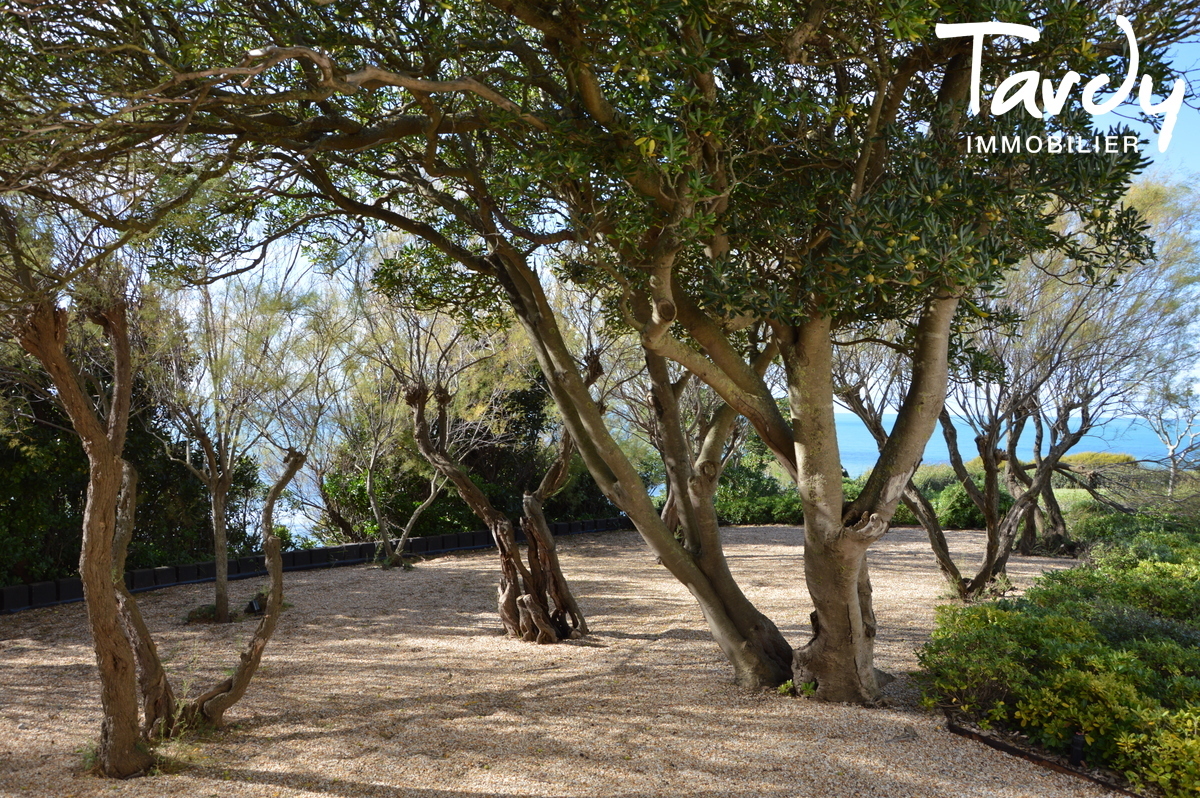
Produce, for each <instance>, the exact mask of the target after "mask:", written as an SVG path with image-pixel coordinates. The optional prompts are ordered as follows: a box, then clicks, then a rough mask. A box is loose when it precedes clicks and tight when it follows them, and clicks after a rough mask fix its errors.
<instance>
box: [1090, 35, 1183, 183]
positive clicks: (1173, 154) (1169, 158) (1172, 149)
mask: <svg viewBox="0 0 1200 798" xmlns="http://www.w3.org/2000/svg"><path fill="white" fill-rule="evenodd" d="M1169 57H1170V59H1171V62H1172V63H1173V64H1174V65H1175V66H1176V67H1177V68H1179V69H1181V70H1185V71H1193V70H1194V74H1192V75H1190V76H1189V84H1190V85H1189V90H1188V93H1187V96H1186V97H1185V99H1184V107H1183V108H1182V109H1181V110H1180V112H1179V120H1178V121H1177V122H1176V123H1175V134H1174V136H1173V138H1172V140H1171V144H1170V145H1169V146H1168V147H1167V151H1166V152H1165V153H1159V152H1158V150H1157V145H1156V143H1155V142H1156V141H1157V136H1156V135H1155V134H1154V133H1153V132H1151V129H1150V126H1149V125H1144V124H1143V125H1135V127H1136V128H1137V129H1139V130H1142V131H1144V134H1143V135H1145V136H1146V137H1147V138H1149V144H1148V146H1147V147H1146V150H1145V153H1146V155H1147V156H1148V157H1150V158H1151V159H1153V161H1154V165H1153V166H1151V167H1150V170H1149V171H1150V172H1153V173H1158V174H1161V175H1164V176H1166V175H1176V176H1179V177H1183V176H1185V175H1188V174H1196V175H1200V110H1197V109H1196V107H1195V106H1196V105H1200V43H1197V44H1185V45H1181V46H1179V47H1175V48H1173V49H1172V51H1171V52H1170V55H1169ZM1167 88H1168V87H1166V86H1159V87H1157V89H1158V91H1157V92H1156V94H1155V99H1156V100H1161V99H1162V95H1163V94H1165V93H1166V92H1165V90H1166V89H1167ZM1135 97H1136V95H1135ZM1122 110H1123V111H1125V112H1126V113H1127V114H1130V115H1132V114H1133V113H1136V112H1137V111H1138V110H1139V109H1138V107H1137V105H1136V99H1135V100H1134V103H1133V104H1129V103H1126V104H1125V105H1124V106H1123V109H1122ZM1097 121H1098V122H1099V123H1100V125H1101V126H1102V127H1104V126H1107V124H1110V122H1108V121H1107V120H1106V119H1105V117H1100V118H1099V119H1098V120H1097Z"/></svg>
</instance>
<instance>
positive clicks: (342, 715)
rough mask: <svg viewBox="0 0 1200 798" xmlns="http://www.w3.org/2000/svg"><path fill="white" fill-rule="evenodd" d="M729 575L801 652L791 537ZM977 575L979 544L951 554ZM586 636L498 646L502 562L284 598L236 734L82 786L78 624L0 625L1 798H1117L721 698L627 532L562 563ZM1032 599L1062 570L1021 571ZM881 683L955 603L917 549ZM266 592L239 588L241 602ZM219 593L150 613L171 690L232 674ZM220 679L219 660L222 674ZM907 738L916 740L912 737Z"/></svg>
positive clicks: (772, 535)
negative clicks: (1047, 577) (137, 772)
mask: <svg viewBox="0 0 1200 798" xmlns="http://www.w3.org/2000/svg"><path fill="white" fill-rule="evenodd" d="M727 542H728V552H729V555H730V559H731V565H732V568H733V570H734V573H735V574H736V575H737V577H738V578H739V580H740V582H741V583H742V585H743V586H744V587H745V589H746V591H747V593H748V594H749V595H750V597H751V599H752V600H754V601H755V602H756V603H757V604H758V606H759V607H760V608H762V609H763V610H764V611H765V612H766V613H767V614H768V615H770V616H771V617H772V618H774V619H775V620H776V621H777V622H778V623H779V625H780V627H781V629H782V630H783V632H784V634H785V635H787V637H788V639H789V640H790V641H792V643H793V644H799V643H801V642H802V641H803V639H804V636H805V633H806V628H805V624H806V621H807V618H808V613H809V606H808V597H807V594H806V591H805V589H804V581H803V565H802V552H803V548H802V546H801V538H800V533H799V531H798V530H796V529H794V528H791V527H757V528H746V527H743V528H733V529H729V530H727ZM951 545H952V548H953V549H954V550H955V551H956V553H960V554H961V553H965V552H970V553H978V552H979V551H980V550H981V546H982V535H981V534H979V533H954V534H953V535H952V538H951ZM560 546H561V549H562V560H563V566H564V569H565V571H566V573H567V575H568V578H569V579H570V580H571V583H572V585H573V586H574V589H575V590H576V593H577V596H578V598H579V601H580V604H581V605H582V607H583V610H584V612H585V613H586V614H587V616H588V622H589V624H591V626H592V628H593V630H594V634H593V635H592V636H591V637H590V638H589V639H587V640H584V641H578V642H574V643H569V644H564V645H559V646H546V647H539V646H534V645H530V644H525V643H519V642H514V641H511V640H508V639H506V638H504V637H502V636H500V634H499V624H498V622H497V620H496V615H495V607H494V605H495V599H494V596H495V583H496V574H497V567H496V562H495V560H494V557H493V556H492V555H490V554H489V553H487V552H478V553H468V554H459V555H453V556H448V557H443V558H441V559H437V560H432V561H429V562H426V563H423V564H421V565H420V566H419V567H418V568H417V569H416V570H415V571H412V572H407V573H405V572H397V571H388V572H385V571H382V570H380V569H378V568H373V567H365V566H364V567H353V568H337V569H332V570H328V571H305V572H296V573H289V574H287V575H286V584H287V590H288V596H287V600H288V601H290V602H292V603H293V604H294V606H293V607H292V609H290V610H288V612H287V613H285V615H284V618H283V620H282V621H281V623H280V626H279V629H278V632H277V633H276V638H275V640H274V641H272V643H271V646H270V647H269V648H268V649H267V654H266V657H265V659H264V665H263V668H262V669H261V670H260V672H259V675H258V677H256V679H255V681H254V682H253V683H252V684H251V686H250V691H249V694H248V695H247V697H246V699H244V700H243V701H242V702H241V703H239V704H238V705H237V706H236V707H234V709H233V710H232V711H231V712H230V713H229V719H230V720H231V721H232V722H233V724H234V725H233V727H232V728H230V729H228V730H226V731H224V732H221V733H218V734H215V735H212V736H210V737H208V738H206V739H200V740H197V739H191V740H185V741H182V742H176V743H172V744H171V745H169V746H167V747H166V748H165V749H164V750H165V753H166V754H167V757H168V760H169V765H168V768H167V769H168V770H169V771H172V772H170V773H166V774H159V775H154V776H150V777H147V778H141V779H135V780H131V781H128V782H113V781H105V780H101V779H97V778H94V777H91V776H86V775H80V773H79V768H80V761H81V756H80V753H79V751H81V750H82V749H84V748H85V747H86V746H87V745H88V742H89V740H91V739H93V738H94V736H95V735H96V733H97V730H98V724H99V714H98V709H97V706H98V699H97V687H96V681H95V678H94V671H95V666H94V664H93V660H92V652H91V648H90V645H89V642H88V638H87V633H86V630H85V627H84V625H83V607H82V605H69V606H65V607H58V608H48V609H41V610H32V611H28V612H24V613H20V614H17V615H12V616H0V795H2V796H33V795H36V796H54V797H55V798H59V797H60V796H61V797H62V798H66V797H67V796H188V798H205V797H206V796H214V797H215V796H222V797H223V796H312V797H314V798H316V797H319V798H332V797H334V796H338V797H341V796H345V797H346V798H353V797H356V796H414V797H416V798H435V796H436V797H439V798H440V797H442V796H445V797H446V798H450V797H451V796H453V797H455V798H458V797H465V796H493V795H495V796H546V797H547V798H549V797H550V796H555V797H556V798H557V797H558V796H562V797H563V798H565V797H566V796H614V797H615V796H660V795H661V796H700V797H702V798H715V796H745V797H746V798H758V797H759V796H762V797H764V798H765V797H766V796H788V797H789V798H791V797H803V798H808V797H809V796H811V797H812V798H818V797H823V796H830V797H831V798H840V797H841V796H847V797H848V796H871V797H872V798H875V797H878V798H905V797H906V796H907V797H910V798H941V797H942V796H945V798H951V797H953V798H970V797H974V796H979V797H981V798H993V797H995V798H1018V797H1021V798H1052V797H1053V796H1081V797H1083V798H1092V797H1093V796H1102V795H1106V794H1108V793H1106V792H1104V791H1103V790H1099V789H1095V788H1093V787H1090V786H1088V785H1086V784H1085V783H1083V782H1079V781H1076V780H1074V779H1072V778H1069V777H1066V776H1061V775H1057V774H1053V773H1049V772H1047V771H1044V770H1042V769H1040V768H1037V767H1035V766H1033V765H1030V764H1028V763H1026V762H1023V761H1019V760H1015V759H1012V758H1010V757H1007V756H1005V755H1003V754H1000V753H998V752H995V751H992V750H990V749H988V748H985V747H983V746H980V745H978V744H976V743H972V742H969V741H966V740H963V739H962V738H959V737H956V736H954V735H951V734H950V733H948V732H946V731H945V730H944V728H943V724H942V722H941V721H940V719H939V717H938V716H935V715H932V714H928V713H924V712H922V711H920V710H919V709H916V708H915V707H914V696H913V691H912V688H911V686H910V684H909V680H908V678H907V677H906V676H904V675H901V678H900V679H898V680H897V682H896V683H894V684H893V685H891V686H889V688H888V694H889V695H890V696H891V697H892V698H893V700H894V701H895V702H896V703H897V705H898V706H897V708H893V709H885V710H866V709H861V708H858V707H851V706H831V705H822V704H816V703H813V702H809V701H807V700H804V699H788V698H781V697H778V696H775V695H773V694H753V693H749V692H746V691H743V690H740V689H739V688H736V687H734V686H733V685H732V684H731V683H730V669H729V668H728V666H727V665H726V664H725V662H724V661H723V659H722V657H721V654H720V651H719V650H718V649H717V647H716V645H715V644H714V643H713V642H712V640H711V638H710V637H709V635H708V633H707V632H706V631H705V626H704V623H703V620H702V618H701V615H700V611H699V609H698V608H697V606H696V604H695V603H694V602H693V601H692V599H691V597H690V596H689V595H688V593H687V592H686V590H685V589H684V588H683V587H681V586H680V585H679V584H678V583H676V582H675V581H674V580H673V579H672V578H671V577H670V576H669V575H668V574H667V573H666V572H665V571H664V570H663V569H662V568H661V567H659V566H656V565H655V563H654V560H653V557H652V556H651V555H650V554H649V553H648V551H647V549H646V548H645V546H644V545H643V544H642V543H641V541H640V539H639V538H637V536H636V535H635V534H634V533H632V532H622V533H602V534H594V535H579V536H573V537H568V538H564V539H563V540H562V541H561V543H560ZM1014 560H1015V561H1014V562H1013V563H1012V564H1011V566H1010V574H1011V575H1012V577H1013V578H1014V581H1016V582H1018V583H1022V582H1028V580H1029V579H1030V578H1031V577H1032V575H1033V574H1035V573H1036V572H1037V571H1039V570H1040V569H1042V568H1046V567H1062V566H1063V565H1064V563H1062V562H1058V561H1052V560H1043V559H1036V558H1014ZM871 565H872V568H873V575H874V576H873V580H874V585H875V595H876V613H877V616H878V620H879V625H880V630H881V632H880V638H879V642H878V647H877V664H878V665H879V667H881V668H884V669H885V670H889V671H892V672H893V673H897V674H904V673H905V672H907V671H911V670H913V669H915V667H916V658H915V656H914V653H913V651H914V648H915V647H916V646H917V645H918V644H919V643H920V642H921V641H922V640H924V639H925V638H926V637H927V635H928V634H929V630H930V628H931V625H932V620H933V607H934V606H935V605H937V604H938V603H940V602H942V601H944V599H942V598H940V596H942V595H943V593H944V589H943V587H942V585H941V582H940V578H939V577H938V575H937V572H936V566H935V565H934V561H933V557H932V555H931V554H930V553H929V551H928V544H927V543H926V542H925V539H924V536H923V533H921V532H919V531H917V530H897V531H894V532H892V533H891V534H889V535H888V537H887V538H885V539H884V541H882V542H881V543H880V544H879V545H877V546H876V548H875V549H874V550H873V552H872V554H871ZM256 585H257V582H256V581H255V580H249V581H243V582H237V583H235V584H234V588H233V594H234V597H235V598H236V597H241V596H242V594H245V598H242V599H241V600H242V601H245V600H246V598H248V597H249V594H250V593H251V592H252V591H253V589H254V587H255V586H256ZM210 592H211V586H208V585H196V586H187V587H179V588H171V589H168V590H162V591H158V592H154V593H148V594H143V595H142V596H141V597H140V598H139V601H140V603H141V605H142V607H143V611H144V613H145V615H146V616H147V619H148V622H149V623H150V624H151V626H152V628H153V629H154V630H155V632H156V635H157V640H158V644H159V647H160V651H161V652H162V653H163V654H164V657H165V659H166V661H167V663H168V666H169V668H170V669H171V670H172V672H173V673H174V675H175V676H174V678H175V680H176V684H177V685H179V684H182V683H191V684H193V685H195V686H200V685H203V684H206V683H207V682H209V681H211V680H215V679H217V678H219V677H222V676H223V674H224V673H225V669H227V668H229V667H231V666H232V664H233V663H234V661H235V660H236V657H237V652H238V650H239V648H240V645H241V641H242V640H243V639H244V638H245V637H246V636H247V635H248V634H249V632H250V630H251V626H250V625H249V624H237V625H232V626H227V627H222V628H216V627H211V626H207V627H202V626H185V625H182V624H181V623H180V618H181V617H182V616H183V614H184V613H185V612H186V611H187V609H189V608H190V607H192V606H195V605H197V604H200V603H204V602H205V601H208V600H210V599H209V598H208V597H209V594H210ZM209 657H212V660H211V661H210V660H209V659H208V658H209ZM906 727H912V729H914V730H915V731H916V735H917V737H916V739H915V740H911V739H899V740H897V739H895V738H904V737H906Z"/></svg>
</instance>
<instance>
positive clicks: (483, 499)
mask: <svg viewBox="0 0 1200 798" xmlns="http://www.w3.org/2000/svg"><path fill="white" fill-rule="evenodd" d="M430 394H431V391H430V389H429V387H428V386H427V385H424V384H422V383H416V384H414V385H412V386H410V387H409V389H408V391H406V392H405V396H404V399H405V402H407V403H408V406H409V407H411V408H412V411H413V437H414V438H415V439H416V442H417V448H418V449H419V450H420V452H421V455H422V456H423V457H424V458H425V459H426V460H427V461H428V462H429V464H430V465H432V466H433V467H434V468H435V469H436V470H437V471H438V473H440V474H441V475H442V476H443V477H445V478H446V479H447V480H449V481H450V482H451V483H452V484H453V485H454V487H455V488H456V489H457V490H458V494H459V496H461V497H462V499H463V501H465V502H466V503H467V506H468V507H470V508H471V511H472V512H474V513H475V515H476V516H478V517H479V519H480V520H481V521H483V522H484V523H485V524H486V525H487V527H488V529H490V530H491V532H492V537H493V538H494V539H495V541H496V548H497V549H498V550H499V552H500V587H499V589H498V591H497V609H498V611H499V613H500V622H501V623H502V624H503V625H504V629H505V631H506V632H507V633H508V634H509V636H510V637H517V638H520V639H522V640H528V641H531V642H533V641H536V642H538V643H557V642H558V641H560V640H564V639H567V638H571V637H579V636H580V635H582V634H583V633H584V631H581V629H580V627H579V625H578V623H573V622H572V621H571V620H570V618H571V614H570V612H558V614H557V619H558V620H557V621H556V620H555V617H556V611H554V610H551V608H550V602H549V600H548V598H547V591H548V590H549V589H550V588H551V586H552V585H553V586H554V591H555V593H557V594H558V595H559V596H570V595H571V593H570V589H569V588H567V584H566V579H565V578H564V577H563V575H562V570H561V569H560V568H558V558H557V556H556V555H553V538H552V537H551V536H550V531H549V528H545V531H544V533H543V531H542V530H540V529H536V528H535V529H534V530H533V534H532V535H531V536H529V538H528V540H529V567H528V568H527V567H526V566H525V564H524V563H523V562H522V561H521V555H520V549H519V548H518V546H517V539H516V532H515V530H514V528H513V523H512V521H511V520H509V518H508V516H507V515H505V514H504V513H502V512H500V511H499V510H497V509H496V508H495V506H493V505H492V503H491V501H490V500H489V499H488V497H487V495H486V494H484V492H483V491H482V490H480V489H479V486H478V485H476V484H475V481H474V480H473V479H471V477H470V475H468V474H467V472H466V469H465V468H463V466H462V465H461V464H460V463H459V462H458V461H457V460H455V459H454V457H453V456H452V455H451V454H450V453H449V451H447V449H446V443H445V438H446V434H447V430H448V427H447V425H448V423H449V418H448V413H447V407H448V405H449V404H450V395H449V393H447V391H446V389H445V388H444V387H442V386H436V387H435V388H434V390H433V391H432V394H433V396H432V398H433V399H434V401H435V402H436V404H437V431H436V438H435V435H434V434H433V433H431V431H430V425H429V420H428V417H427V415H426V405H427V404H428V403H429V399H430V398H431V397H430ZM543 484H545V483H543ZM556 490H557V488H556ZM542 525H543V527H544V526H545V519H544V518H543V519H542ZM543 534H544V540H539V537H542V536H543ZM539 544H540V545H539ZM564 600H565V599H564ZM571 602H572V603H573V602H574V599H573V598H572V599H571ZM562 609H563V608H562V607H561V605H560V606H559V610H562ZM575 611H576V612H578V607H575ZM577 617H578V622H579V623H582V619H583V616H582V613H580V614H578V616H577ZM583 629H584V630H586V626H584V627H583Z"/></svg>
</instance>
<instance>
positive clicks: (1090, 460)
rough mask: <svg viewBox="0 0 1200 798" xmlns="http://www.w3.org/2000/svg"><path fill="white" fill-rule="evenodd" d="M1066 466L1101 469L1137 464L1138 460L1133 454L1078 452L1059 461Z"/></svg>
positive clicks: (1064, 456)
mask: <svg viewBox="0 0 1200 798" xmlns="http://www.w3.org/2000/svg"><path fill="white" fill-rule="evenodd" d="M1059 462H1061V463H1065V464H1066V465H1071V466H1079V467H1080V468H1101V467H1103V466H1110V465H1121V464H1123V463H1136V462H1137V458H1135V457H1134V456H1133V455H1131V454H1124V453H1121V452H1076V453H1074V454H1067V455H1063V458H1062V459H1061V460H1060V461H1059Z"/></svg>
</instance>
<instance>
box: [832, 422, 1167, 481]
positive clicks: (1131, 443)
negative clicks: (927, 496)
mask: <svg viewBox="0 0 1200 798" xmlns="http://www.w3.org/2000/svg"><path fill="white" fill-rule="evenodd" d="M835 418H836V421H837V431H838V448H839V450H840V451H841V456H842V468H844V469H846V472H847V473H849V474H850V476H852V477H857V476H860V475H861V474H862V473H863V472H864V471H867V470H868V469H870V468H873V467H874V466H875V461H876V460H877V459H878V458H879V449H878V448H877V447H876V446H875V439H874V438H872V437H871V434H870V433H869V432H867V428H866V427H865V426H863V423H862V422H861V421H859V420H858V417H857V416H855V415H853V414H850V413H838V414H837V415H836V417H835ZM895 420H896V415H895V414H894V413H889V414H887V415H885V416H884V423H886V424H887V426H888V428H889V429H890V428H891V425H892V424H893V423H894V422H895ZM954 427H955V429H957V430H958V444H959V449H960V451H962V455H963V459H964V460H970V459H972V458H974V457H976V456H977V455H978V454H979V453H978V451H976V449H975V433H974V432H972V431H971V428H970V427H969V426H967V424H966V423H965V422H963V421H962V420H960V419H955V422H954ZM1047 441H1048V438H1047ZM1045 448H1047V444H1043V450H1045ZM1017 452H1018V455H1019V456H1020V457H1021V458H1022V459H1030V458H1032V457H1033V431H1032V430H1026V431H1025V434H1024V435H1022V436H1021V443H1020V446H1018V448H1017ZM1071 452H1072V453H1076V452H1120V453H1124V454H1129V455H1133V457H1135V458H1137V459H1139V460H1158V459H1161V458H1163V457H1166V454H1167V450H1166V447H1165V446H1164V445H1163V443H1162V441H1160V440H1159V439H1158V437H1157V436H1156V435H1155V434H1154V431H1153V430H1152V429H1150V427H1149V425H1147V424H1146V422H1145V421H1144V420H1142V419H1139V418H1111V419H1109V420H1107V421H1105V422H1104V423H1103V424H1102V425H1100V426H1098V427H1097V428H1096V429H1095V430H1093V431H1092V432H1091V433H1090V434H1088V435H1085V436H1084V437H1083V440H1081V441H1080V442H1079V443H1078V444H1077V445H1076V446H1075V447H1074V448H1073V449H1072V450H1071ZM921 462H922V463H923V464H925V465H934V464H937V463H949V462H950V453H949V451H948V450H947V448H946V440H945V439H944V438H943V437H942V430H941V427H940V426H939V427H938V428H937V429H936V430H935V431H934V433H933V437H931V438H930V439H929V443H928V444H926V446H925V457H924V459H923V460H922V461H921Z"/></svg>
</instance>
